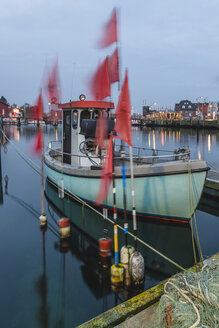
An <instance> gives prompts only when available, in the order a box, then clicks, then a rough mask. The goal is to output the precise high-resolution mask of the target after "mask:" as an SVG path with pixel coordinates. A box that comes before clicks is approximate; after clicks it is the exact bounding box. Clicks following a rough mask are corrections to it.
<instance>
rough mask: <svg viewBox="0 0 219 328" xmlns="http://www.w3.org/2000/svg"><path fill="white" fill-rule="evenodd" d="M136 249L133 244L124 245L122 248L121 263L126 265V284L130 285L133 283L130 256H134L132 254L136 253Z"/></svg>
mask: <svg viewBox="0 0 219 328" xmlns="http://www.w3.org/2000/svg"><path fill="white" fill-rule="evenodd" d="M134 251H135V248H134V247H133V246H131V245H127V246H123V247H122V248H121V250H120V259H121V264H122V265H123V266H124V269H125V273H124V278H125V285H126V286H129V285H130V284H131V275H130V270H129V263H130V258H131V256H132V254H133V253H134Z"/></svg>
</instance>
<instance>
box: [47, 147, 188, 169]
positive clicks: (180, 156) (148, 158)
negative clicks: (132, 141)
mask: <svg viewBox="0 0 219 328" xmlns="http://www.w3.org/2000/svg"><path fill="white" fill-rule="evenodd" d="M128 148H129V147H127V146H123V147H122V148H121V146H118V145H116V147H115V155H114V159H115V160H116V161H121V159H122V158H121V151H122V150H123V151H124V153H125V154H124V157H123V159H124V160H125V161H129V153H128V151H127V150H128ZM132 149H133V160H134V162H135V163H136V164H138V165H140V164H154V163H161V162H167V161H176V160H189V159H190V150H189V149H185V148H179V149H176V150H172V151H171V150H164V149H149V148H142V147H132ZM48 150H49V152H50V156H51V157H53V158H56V159H57V160H60V161H62V157H63V155H66V156H70V157H77V158H79V165H80V159H81V158H87V157H89V159H90V161H91V162H92V164H93V165H99V164H97V163H96V162H95V160H97V159H98V158H100V156H97V155H96V154H94V155H90V154H89V156H88V154H72V153H65V152H63V150H62V143H61V141H50V143H49V146H48ZM144 152H145V153H149V152H150V153H151V155H150V153H149V154H145V155H144ZM160 153H162V155H161V154H160ZM163 153H164V154H163ZM103 158H104V156H102V159H103Z"/></svg>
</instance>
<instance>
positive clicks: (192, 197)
mask: <svg viewBox="0 0 219 328" xmlns="http://www.w3.org/2000/svg"><path fill="white" fill-rule="evenodd" d="M189 184H190V186H189V189H190V190H191V202H190V203H191V206H192V212H193V219H194V224H195V232H196V237H197V242H198V247H199V252H200V256H201V260H202V262H203V261H204V258H203V254H202V249H201V244H200V239H199V233H198V227H197V221H196V215H195V204H194V192H193V186H192V172H191V166H190V161H189ZM189 193H190V192H189ZM191 219H192V218H191ZM192 224H193V222H192V220H191V226H192ZM191 229H192V227H191ZM193 239H194V237H193ZM194 252H195V248H194ZM194 256H195V258H196V255H195V254H194Z"/></svg>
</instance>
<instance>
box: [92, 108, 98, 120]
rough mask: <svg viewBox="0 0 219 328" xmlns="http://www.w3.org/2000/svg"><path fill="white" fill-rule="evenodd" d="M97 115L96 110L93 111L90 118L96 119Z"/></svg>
mask: <svg viewBox="0 0 219 328" xmlns="http://www.w3.org/2000/svg"><path fill="white" fill-rule="evenodd" d="M98 117H99V113H98V110H95V111H93V113H92V119H94V120H97V119H98Z"/></svg>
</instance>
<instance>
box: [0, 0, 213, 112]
mask: <svg viewBox="0 0 219 328" xmlns="http://www.w3.org/2000/svg"><path fill="white" fill-rule="evenodd" d="M115 6H117V7H118V8H120V39H121V68H122V73H123V74H122V77H124V69H125V67H127V68H128V71H129V86H130V94H131V103H132V106H133V107H134V110H135V112H140V113H141V112H142V110H141V108H142V104H143V101H144V103H146V104H147V105H151V104H152V103H154V102H156V103H157V104H159V105H160V106H164V107H166V106H167V107H170V106H171V107H172V108H173V107H174V104H175V103H176V102H179V101H180V100H182V99H189V100H191V101H196V99H197V98H198V97H200V96H202V97H204V98H206V97H207V100H208V101H218V100H219V18H218V17H219V0H177V1H176V0H153V1H146V0H136V1H130V0H117V1H115V0H112V1H107V0H62V1H61V0H59V1H57V0H1V18H0V40H1V47H0V76H1V77H0V96H4V97H5V98H6V99H7V100H8V102H9V103H10V104H12V103H16V104H18V105H19V106H21V105H23V104H24V103H25V102H28V103H30V104H33V103H34V102H35V100H36V97H37V95H38V92H39V87H40V83H41V80H42V75H43V71H44V68H45V65H46V62H47V63H48V65H49V64H50V63H52V62H53V61H54V59H55V58H56V56H58V60H59V72H60V79H61V86H62V95H63V96H62V101H63V102H68V101H69V100H70V99H71V100H75V99H78V96H79V95H80V94H81V93H84V94H86V95H88V90H87V79H88V77H89V75H90V74H91V73H92V72H93V71H94V70H95V68H96V67H97V64H98V62H99V60H102V59H104V57H105V56H106V55H110V54H111V53H112V51H113V50H114V46H111V47H108V48H106V49H97V48H95V44H96V42H97V40H98V39H99V37H100V36H101V29H102V26H103V24H104V23H105V22H106V21H107V20H108V19H109V17H110V14H111V12H112V9H113V8H114V7H115ZM112 91H113V100H114V101H115V102H117V94H118V92H117V85H113V88H112ZM88 98H89V96H87V99H88Z"/></svg>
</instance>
